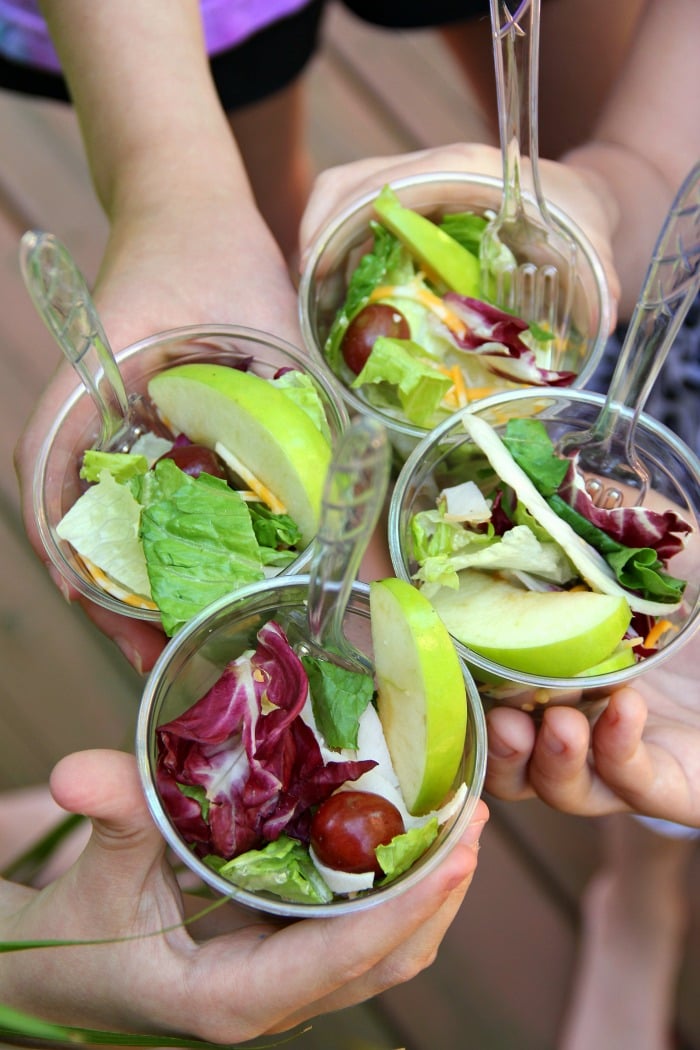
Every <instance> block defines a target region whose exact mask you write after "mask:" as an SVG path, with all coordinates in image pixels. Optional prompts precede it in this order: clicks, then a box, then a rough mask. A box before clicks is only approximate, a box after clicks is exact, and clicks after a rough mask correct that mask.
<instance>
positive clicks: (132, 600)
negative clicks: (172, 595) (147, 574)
mask: <svg viewBox="0 0 700 1050" xmlns="http://www.w3.org/2000/svg"><path fill="white" fill-rule="evenodd" d="M80 560H81V561H82V562H83V564H84V566H85V568H86V569H87V571H88V572H89V574H90V575H91V576H92V578H93V580H94V581H95V583H96V584H97V585H98V586H99V587H101V588H102V590H103V591H106V592H107V594H111V595H112V596H113V597H114V598H118V599H119V600H120V601H122V602H125V604H126V605H131V606H133V607H134V608H135V609H152V610H153V611H154V612H157V611H158V606H157V605H156V603H155V602H154V601H152V600H151V599H150V598H145V597H144V596H143V595H141V594H133V593H132V592H131V591H127V590H126V588H125V587H122V586H121V584H119V583H117V581H116V580H113V579H112V577H111V576H108V575H107V573H106V572H103V570H102V569H100V567H99V566H98V565H95V563H94V562H92V561H90V559H89V558H86V557H85V555H81V559H80Z"/></svg>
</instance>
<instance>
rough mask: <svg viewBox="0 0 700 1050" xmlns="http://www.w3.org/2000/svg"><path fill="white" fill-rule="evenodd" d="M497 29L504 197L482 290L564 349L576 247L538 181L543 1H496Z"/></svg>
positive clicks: (484, 260)
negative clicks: (525, 179) (527, 178)
mask: <svg viewBox="0 0 700 1050" xmlns="http://www.w3.org/2000/svg"><path fill="white" fill-rule="evenodd" d="M512 7H514V8H515V10H513V11H512V12H511V9H510V8H512ZM491 28H492V35H493V50H494V64H495V71H496V91H497V101H498V123H499V132H500V140H501V154H502V158H503V197H502V200H501V206H500V209H499V211H498V214H497V215H496V217H495V218H494V219H492V220H491V222H490V223H489V225H488V226H487V227H486V230H485V231H484V235H483V237H482V241H481V248H480V261H481V268H482V286H483V287H484V288H486V289H488V291H489V297H490V298H491V300H492V302H493V303H494V304H495V305H496V306H498V307H500V308H501V309H503V310H507V311H509V312H511V313H515V314H517V315H518V316H519V317H521V318H522V319H523V320H525V321H527V322H528V323H534V324H536V325H537V326H539V327H540V328H541V329H543V330H544V331H546V332H549V333H551V334H552V335H553V336H554V337H555V339H556V344H557V345H558V346H562V345H564V343H565V342H566V340H567V337H568V332H569V326H570V319H571V309H572V303H573V292H574V280H573V275H574V273H575V267H576V254H577V246H576V243H575V241H574V240H573V238H572V237H571V236H570V234H569V233H567V231H565V230H564V229H563V228H562V227H561V226H560V225H559V224H558V223H557V222H556V220H555V219H554V218H553V216H552V215H551V214H550V212H549V210H548V208H547V204H546V201H545V198H544V194H543V192H542V187H541V183H540V174H539V163H538V119H537V109H538V101H537V98H538V90H537V86H538V75H539V28H540V0H521V2H520V3H518V4H517V5H515V3H514V2H512V3H511V4H510V7H509V6H508V4H506V3H505V0H491ZM523 143H526V144H527V150H528V154H529V160H530V172H531V182H532V187H531V189H532V196H531V197H530V198H529V200H528V201H527V202H526V200H525V197H524V195H523V191H522V184H521V176H522V153H521V151H522V144H523ZM543 342H544V340H543Z"/></svg>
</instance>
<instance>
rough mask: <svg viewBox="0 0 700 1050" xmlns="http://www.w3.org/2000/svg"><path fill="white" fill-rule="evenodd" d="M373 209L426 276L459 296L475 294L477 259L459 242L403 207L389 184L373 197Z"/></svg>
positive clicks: (479, 274) (476, 289)
mask: <svg viewBox="0 0 700 1050" xmlns="http://www.w3.org/2000/svg"><path fill="white" fill-rule="evenodd" d="M374 210H375V211H376V213H377V215H378V216H379V218H380V219H381V221H382V222H383V223H384V225H385V226H386V227H387V229H388V230H391V232H392V233H393V234H394V236H395V237H398V239H399V240H400V241H401V242H402V243H403V244H405V245H406V247H407V248H408V249H409V251H410V252H411V253H412V254H413V255H415V257H416V258H417V259H419V260H420V263H421V266H422V267H423V269H424V270H425V272H426V273H427V274H428V275H429V276H431V277H433V278H434V279H435V278H437V280H439V281H442V282H443V284H446V285H447V287H448V288H450V289H451V290H452V291H453V292H458V293H459V294H460V295H467V296H471V297H476V296H478V295H479V290H480V285H481V268H480V265H479V260H478V259H477V258H476V256H475V255H473V254H472V253H471V252H470V251H469V250H468V249H467V248H464V247H463V246H462V245H461V244H460V243H459V241H456V240H455V239H454V237H450V235H449V234H448V233H445V231H444V230H441V229H440V227H439V226H436V224H435V223H434V222H431V221H430V219H427V218H426V217H425V216H424V215H421V214H420V213H419V212H416V211H413V210H412V209H411V208H404V207H403V205H402V204H401V203H400V202H399V199H398V197H397V196H396V194H395V193H394V191H393V190H392V189H390V187H389V186H385V187H384V189H383V190H382V192H381V193H380V194H379V196H378V197H377V199H376V201H375V202H374Z"/></svg>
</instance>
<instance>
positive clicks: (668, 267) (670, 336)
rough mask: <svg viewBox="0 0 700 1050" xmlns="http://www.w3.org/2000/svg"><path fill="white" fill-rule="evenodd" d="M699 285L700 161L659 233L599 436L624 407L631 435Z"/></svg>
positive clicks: (600, 421)
mask: <svg viewBox="0 0 700 1050" xmlns="http://www.w3.org/2000/svg"><path fill="white" fill-rule="evenodd" d="M699 290H700V163H698V164H696V165H695V166H694V167H693V168H692V169H691V171H690V172H689V174H688V175H687V176H686V178H685V180H684V181H683V183H682V184H681V187H680V189H679V190H678V193H677V194H676V197H675V199H674V202H673V204H672V205H671V208H670V209H669V212H668V215H667V216H666V220H665V222H664V224H663V227H662V229H661V232H660V234H659V237H658V240H657V242H656V246H655V248H654V251H653V254H652V257H651V261H650V263H649V266H648V268H647V272H646V276H645V278H644V283H643V285H642V290H641V294H640V298H639V301H638V303H637V305H636V306H635V308H634V312H633V314H632V319H631V321H630V324H629V327H628V329H627V335H626V336H625V340H624V343H623V345H622V349H621V351H620V356H619V358H618V362H617V365H616V366H615V371H614V373H613V376H612V379H611V380H610V387H609V390H608V396H607V399H606V404H605V408H604V409H603V411H602V412H601V414H600V416H599V418H598V420H597V422H596V425H595V426H594V428H593V430H594V436H595V437H596V438H606V437H607V436H608V435H609V434H610V433H611V432H612V430H613V429H614V428H615V426H616V423H617V420H618V419H619V417H620V414H621V412H622V409H623V408H627V409H630V408H631V409H633V415H632V419H631V421H630V426H629V438H628V441H631V436H632V433H633V431H634V428H635V425H636V422H637V419H638V417H639V413H640V412H641V411H642V408H643V407H644V404H645V403H646V399H647V397H648V396H649V394H650V392H651V389H652V387H653V385H654V383H655V381H656V378H657V376H658V374H659V372H660V371H661V368H662V367H663V365H664V362H665V361H666V358H667V357H668V353H669V351H670V349H671V346H672V345H673V341H674V339H675V337H676V335H677V334H678V330H679V328H680V326H681V325H682V324H683V321H684V320H685V317H686V314H687V312H688V310H689V308H690V306H691V305H692V303H693V300H694V299H695V297H696V296H697V294H698V291H699Z"/></svg>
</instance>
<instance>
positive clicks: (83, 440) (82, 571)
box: [33, 324, 348, 623]
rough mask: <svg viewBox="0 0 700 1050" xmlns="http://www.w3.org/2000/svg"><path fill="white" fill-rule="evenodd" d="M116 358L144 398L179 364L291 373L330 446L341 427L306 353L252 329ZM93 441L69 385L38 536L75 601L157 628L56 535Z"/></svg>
mask: <svg viewBox="0 0 700 1050" xmlns="http://www.w3.org/2000/svg"><path fill="white" fill-rule="evenodd" d="M116 358H117V361H118V364H119V368H120V371H121V373H122V376H123V378H124V385H125V387H126V391H127V393H128V394H129V395H132V394H147V386H148V382H149V380H150V379H152V378H153V376H155V375H156V374H157V373H159V372H161V371H163V370H164V369H167V368H172V367H174V366H175V365H180V364H185V363H194V362H196V363H216V364H222V365H231V366H232V367H236V366H238V367H247V369H248V370H249V371H251V372H253V373H255V374H256V375H259V376H261V377H263V378H266V379H269V378H272V377H273V376H274V375H275V373H276V372H277V370H278V369H280V368H293V369H298V370H299V371H302V372H305V373H307V374H308V375H310V376H311V378H312V379H313V381H314V385H315V387H316V390H317V391H318V395H319V397H320V400H321V403H322V405H323V408H324V411H325V416H326V422H327V424H328V429H329V432H330V436H331V444H332V445H333V444H335V441H336V440H337V438H338V437H339V435H340V434H341V432H342V431H343V429H344V428H345V426H346V425H347V421H348V416H347V412H346V410H345V407H344V405H343V402H342V400H341V399H340V398H339V396H338V394H337V392H336V391H335V390H334V388H333V386H332V385H331V383H330V382H329V381H328V378H327V376H326V375H325V374H324V373H323V372H322V370H320V369H319V368H318V367H317V366H316V365H315V364H314V362H313V361H310V360H309V356H308V354H306V353H304V352H303V351H302V350H300V349H298V348H297V347H295V346H293V345H292V344H290V343H287V342H285V341H284V340H282V339H278V338H277V337H276V336H273V335H270V334H268V333H265V332H260V331H257V330H255V329H253V328H244V327H238V326H234V325H214V324H212V325H197V326H189V327H184V328H178V329H174V330H172V331H167V332H161V333H158V334H156V335H153V336H149V337H148V338H147V339H142V340H140V341H139V342H137V343H134V344H133V345H132V346H129V347H127V348H126V349H125V350H122V351H121V352H119V353H117V354H116ZM99 434H100V424H99V418H98V414H97V410H96V408H95V406H94V403H93V401H92V399H91V397H90V395H89V394H88V392H87V391H86V390H85V388H84V387H83V386H82V385H81V384H80V383H79V381H78V380H77V378H76V386H75V389H74V390H73V392H72V394H71V395H70V396H69V397H68V399H67V400H66V401H65V403H64V404H63V406H62V407H61V409H60V410H59V412H58V414H57V416H56V419H55V420H54V422H53V425H52V427H51V430H50V431H49V433H48V434H47V436H46V439H45V441H44V444H43V446H42V448H41V450H40V452H39V456H38V458H37V462H36V466H35V469H34V479H33V499H34V513H35V516H36V521H37V526H38V529H39V535H40V536H41V540H42V542H43V544H44V548H45V549H46V552H47V554H48V555H49V557H50V559H51V561H52V563H53V565H54V566H55V567H56V568H57V569H58V570H59V572H60V573H61V574H62V575H63V577H64V578H65V580H66V582H67V583H68V584H69V585H70V586H71V587H72V588H75V590H76V591H77V592H78V593H79V594H80V595H82V597H84V598H87V599H89V600H90V601H91V602H94V603H95V604H97V605H100V606H102V607H103V608H105V609H109V610H110V611H112V612H117V613H121V614H123V615H125V616H130V617H132V618H137V619H141V620H147V621H150V622H153V623H158V622H160V614H159V612H158V611H157V610H156V609H151V608H140V607H137V606H134V605H132V604H130V603H127V602H125V601H122V600H121V599H119V598H117V597H115V596H114V595H112V594H110V593H108V592H107V591H106V590H104V589H103V588H102V587H101V586H99V584H98V583H96V582H95V580H94V579H93V577H92V576H91V575H90V573H89V572H88V570H87V569H86V567H85V565H84V564H83V562H82V561H81V559H80V558H79V557H78V556H77V555H76V553H75V551H74V550H73V548H72V547H71V546H70V544H69V543H67V542H66V541H65V540H63V539H61V538H60V537H59V535H58V533H57V531H56V529H57V526H58V524H59V522H60V521H61V519H62V518H63V516H64V515H65V514H66V512H67V511H68V510H69V508H70V507H71V506H72V505H73V504H74V503H75V501H76V500H77V499H78V498H79V496H80V495H81V493H82V491H83V490H84V484H83V483H82V482H81V480H80V478H79V470H80V464H81V460H82V454H83V452H84V451H85V450H86V449H87V448H90V447H91V446H92V445H93V444H94V443H95V442H96V441H97V440H98V438H99ZM234 451H235V450H234ZM309 557H310V546H307V547H306V548H305V549H304V550H302V551H300V552H299V554H298V556H297V557H296V558H295V559H294V561H293V562H291V563H290V564H289V565H288V566H286V567H285V569H284V570H283V571H285V572H290V573H297V572H302V571H303V570H304V568H305V566H306V565H307V564H308V560H309Z"/></svg>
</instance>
